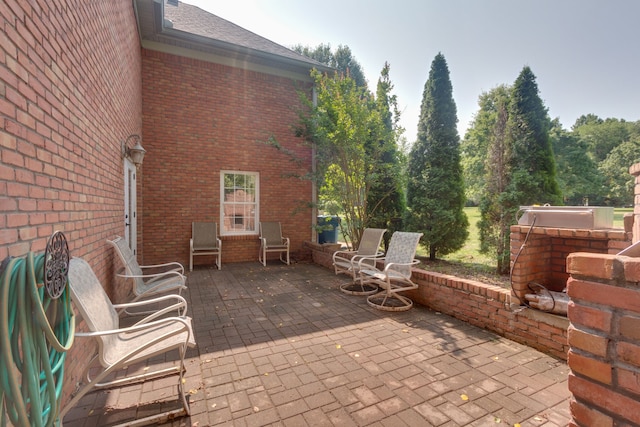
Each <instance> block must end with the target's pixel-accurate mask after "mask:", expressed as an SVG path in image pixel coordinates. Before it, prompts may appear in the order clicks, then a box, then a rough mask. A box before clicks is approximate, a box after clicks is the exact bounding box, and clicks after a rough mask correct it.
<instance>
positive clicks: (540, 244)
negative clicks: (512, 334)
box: [511, 225, 631, 300]
mask: <svg viewBox="0 0 640 427" xmlns="http://www.w3.org/2000/svg"><path fill="white" fill-rule="evenodd" d="M530 230H531V228H530V227H529V226H520V225H514V226H512V227H511V263H512V265H513V269H512V281H513V290H514V293H515V295H516V296H517V297H518V298H520V299H521V300H524V295H525V294H527V293H531V291H530V289H529V286H528V284H529V283H530V282H536V283H539V284H541V285H544V286H545V287H546V288H547V289H549V290H551V291H557V292H561V291H562V290H564V288H565V287H566V284H567V279H568V278H569V273H567V269H566V259H567V256H568V255H569V254H570V253H573V252H592V253H618V252H620V251H621V250H622V249H624V248H626V247H628V246H629V245H630V244H631V232H625V231H624V230H622V229H619V230H618V229H616V230H576V229H565V228H549V227H534V228H533V230H531V232H530V233H529V231H530ZM527 235H528V238H527ZM525 243H526V244H525ZM523 244H524V245H525V246H524V247H523ZM521 248H522V250H521ZM516 260H517V261H516ZM514 262H515V264H514Z"/></svg>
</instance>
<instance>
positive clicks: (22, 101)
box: [0, 0, 141, 400]
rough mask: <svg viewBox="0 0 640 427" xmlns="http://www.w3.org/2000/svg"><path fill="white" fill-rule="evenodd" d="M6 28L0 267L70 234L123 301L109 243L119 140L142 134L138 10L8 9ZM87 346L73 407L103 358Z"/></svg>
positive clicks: (117, 216)
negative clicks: (89, 366) (95, 359)
mask: <svg viewBox="0 0 640 427" xmlns="http://www.w3.org/2000/svg"><path fill="white" fill-rule="evenodd" d="M0 25H1V26H2V31H0V259H4V258H5V257H7V256H9V255H10V256H16V257H19V256H24V255H25V254H26V253H28V252H29V251H33V252H35V253H41V252H42V251H43V250H44V247H45V245H46V241H47V238H48V237H49V236H50V235H51V233H52V232H53V231H55V230H62V231H63V232H64V233H65V235H66V237H67V240H68V243H69V248H70V250H71V255H72V256H78V257H83V258H85V259H86V260H87V261H88V262H89V263H90V264H91V265H92V267H93V268H94V270H95V271H96V274H97V275H98V277H99V278H100V279H101V281H102V282H103V283H104V284H105V286H107V288H108V290H109V292H110V293H111V294H112V295H114V294H115V295H117V294H118V292H117V291H114V290H113V289H111V278H112V275H113V265H112V264H113V257H112V253H111V251H110V250H109V249H108V247H107V246H106V245H105V239H107V238H112V237H113V236H115V235H116V234H122V233H123V221H122V213H123V210H124V208H123V163H122V159H121V158H120V140H122V139H123V138H125V137H126V136H127V135H129V134H131V133H139V132H140V130H141V129H140V127H141V95H140V94H141V89H140V71H139V70H140V46H139V42H138V35H137V32H136V24H135V20H134V15H133V9H132V7H131V2H130V1H128V0H118V1H109V2H101V1H92V2H88V1H80V0H76V1H64V0H62V1H30V2H27V1H18V0H4V1H2V2H0ZM79 328H82V324H80V325H79ZM80 340H81V339H77V340H76V345H74V347H73V348H72V350H71V351H70V353H69V355H68V356H67V366H66V369H65V374H66V378H65V385H64V395H65V398H64V400H67V396H68V395H69V393H70V391H72V390H73V389H74V388H75V384H76V382H77V381H78V380H79V378H80V374H81V370H82V369H83V368H84V366H83V365H84V364H85V363H86V362H87V361H88V360H89V357H90V355H91V353H92V351H93V348H92V346H90V345H86V344H85V345H81V344H80V343H81V342H82V341H80ZM85 343H86V340H85Z"/></svg>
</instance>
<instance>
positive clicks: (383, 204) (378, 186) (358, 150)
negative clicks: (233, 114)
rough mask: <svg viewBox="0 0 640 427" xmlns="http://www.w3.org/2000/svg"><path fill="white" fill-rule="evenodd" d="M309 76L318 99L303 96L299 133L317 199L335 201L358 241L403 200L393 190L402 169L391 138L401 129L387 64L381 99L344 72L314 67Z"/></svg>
mask: <svg viewBox="0 0 640 427" xmlns="http://www.w3.org/2000/svg"><path fill="white" fill-rule="evenodd" d="M312 77H313V79H314V82H315V87H316V94H317V102H316V104H315V105H314V103H313V102H312V100H310V99H308V98H306V97H305V96H304V95H303V101H304V103H305V105H306V109H305V110H304V111H303V112H302V113H301V114H300V122H299V124H298V134H299V135H300V136H304V137H305V138H306V140H307V141H309V142H310V143H312V144H313V146H314V147H315V149H316V165H317V171H316V177H317V179H318V180H317V185H318V188H319V189H320V190H319V193H320V199H321V200H323V201H324V202H330V203H333V204H335V205H337V206H338V208H339V211H340V213H341V214H342V216H343V219H344V221H343V223H342V224H341V226H342V230H343V233H344V235H345V237H346V238H347V239H348V240H350V241H351V242H352V243H353V245H354V246H358V245H359V242H360V238H361V236H362V231H363V229H364V228H365V227H368V226H369V224H370V223H372V221H374V220H382V219H381V218H384V217H385V215H387V214H393V215H395V210H394V209H402V206H400V207H396V206H395V204H394V202H393V199H394V198H395V199H396V200H397V201H400V202H401V201H402V199H403V197H402V194H401V192H400V195H398V194H397V191H400V190H401V185H400V182H401V180H400V175H401V168H400V167H399V165H398V164H395V163H399V161H400V157H399V154H398V150H397V146H396V142H397V138H398V136H399V134H400V133H401V132H402V129H401V128H400V127H399V126H398V125H397V123H398V120H399V119H398V117H397V116H396V114H397V109H395V107H394V105H395V98H394V97H393V96H392V95H391V89H392V87H393V85H392V84H391V81H390V79H389V67H388V65H386V66H385V68H384V69H383V73H382V76H381V78H380V83H379V86H380V87H379V91H378V95H379V96H380V99H377V98H376V97H374V96H373V94H371V93H370V92H368V91H367V90H366V88H365V87H362V86H358V84H357V83H356V81H355V80H354V79H353V78H351V77H349V76H348V75H345V74H341V73H334V74H333V75H326V74H324V75H323V74H321V73H319V72H317V71H313V72H312ZM390 107H393V108H394V110H393V111H391V110H390V109H389V108H390ZM383 184H384V185H383ZM385 185H386V187H385ZM389 200H392V201H391V202H390V201H389ZM385 210H386V211H385Z"/></svg>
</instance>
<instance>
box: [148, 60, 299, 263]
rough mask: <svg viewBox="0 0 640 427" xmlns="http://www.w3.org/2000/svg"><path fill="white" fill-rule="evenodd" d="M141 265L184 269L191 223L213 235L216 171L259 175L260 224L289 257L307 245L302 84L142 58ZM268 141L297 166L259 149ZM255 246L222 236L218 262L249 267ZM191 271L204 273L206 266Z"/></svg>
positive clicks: (225, 68) (216, 208)
mask: <svg viewBox="0 0 640 427" xmlns="http://www.w3.org/2000/svg"><path fill="white" fill-rule="evenodd" d="M142 70H143V133H144V136H145V140H144V141H145V142H144V146H145V148H146V149H147V156H146V157H145V161H144V165H143V169H144V171H143V176H144V178H143V191H142V194H143V204H144V209H143V212H142V217H141V222H142V223H144V229H143V236H144V237H143V241H144V245H143V247H142V248H140V249H141V250H140V252H139V254H140V255H141V256H142V259H143V262H144V263H145V264H152V263H157V262H162V261H167V260H177V261H181V262H183V263H185V264H187V263H188V259H189V238H190V237H191V222H192V221H215V222H216V223H218V226H220V171H221V170H238V171H246V172H259V174H260V195H259V197H260V220H262V221H280V222H281V223H282V232H283V235H285V236H286V237H289V238H290V239H291V248H292V253H293V254H294V257H295V256H296V254H297V253H298V252H299V251H300V250H301V249H302V244H303V242H304V241H306V240H310V239H311V232H312V228H311V219H312V216H311V212H310V210H309V209H303V210H300V211H299V212H297V213H294V211H295V209H296V208H300V207H301V206H302V205H301V204H302V203H308V202H309V201H311V183H310V181H308V180H302V179H297V178H291V177H284V176H283V174H287V173H297V174H301V173H304V172H305V171H308V170H310V166H311V150H310V148H308V147H307V146H305V145H303V144H302V143H301V141H299V140H298V139H297V138H295V136H294V135H293V132H292V128H291V126H292V125H293V124H295V123H296V121H297V113H296V106H297V105H299V97H298V94H297V92H296V91H297V89H299V88H302V83H301V82H299V81H294V80H292V79H291V78H288V77H286V78H285V77H277V76H273V75H269V74H264V73H258V72H255V71H248V70H243V69H240V68H232V67H229V66H225V65H219V64H213V63H209V62H205V61H200V60H197V59H191V58H184V57H178V56H174V55H170V54H166V53H160V52H156V51H150V50H143V64H142ZM270 136H274V137H275V138H276V139H277V141H278V142H279V143H280V144H281V145H282V146H283V147H284V148H285V149H286V150H289V151H291V152H293V153H295V155H296V156H297V157H300V158H302V159H303V164H302V165H297V164H295V163H293V162H291V161H290V158H289V157H288V156H287V155H285V154H283V153H282V152H280V151H278V150H276V149H275V148H273V147H269V146H267V145H266V144H265V143H264V141H267V139H268V138H269V137H270ZM258 248H259V244H258V238H257V235H251V236H242V237H238V236H233V237H231V236H222V262H223V264H224V263H228V262H238V261H257V259H258ZM194 263H196V264H203V263H209V264H212V260H207V259H206V257H197V258H196V259H194Z"/></svg>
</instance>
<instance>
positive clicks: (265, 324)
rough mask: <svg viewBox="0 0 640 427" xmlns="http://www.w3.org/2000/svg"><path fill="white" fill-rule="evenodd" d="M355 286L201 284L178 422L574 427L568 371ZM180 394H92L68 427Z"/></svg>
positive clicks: (270, 279) (260, 271) (134, 412)
mask: <svg viewBox="0 0 640 427" xmlns="http://www.w3.org/2000/svg"><path fill="white" fill-rule="evenodd" d="M347 280H348V278H347V277H346V276H335V275H334V274H333V272H332V271H329V270H327V269H325V268H323V267H320V266H317V265H314V264H306V263H298V264H294V265H291V266H285V265H283V264H280V263H279V262H278V261H271V262H269V264H268V266H267V267H266V268H265V267H262V266H261V265H260V264H259V263H258V262H255V263H241V264H225V265H224V266H223V268H222V270H220V271H218V270H215V269H213V268H212V269H196V270H194V271H193V272H192V273H190V274H189V278H188V281H187V285H188V287H189V289H188V290H187V291H186V293H185V297H186V298H187V300H188V301H189V304H190V305H189V312H190V316H192V317H193V320H194V322H193V324H194V330H195V335H196V341H197V343H198V346H197V347H196V348H195V349H192V350H190V351H189V352H188V361H187V374H186V377H187V380H186V384H185V386H186V389H187V390H188V391H189V393H190V400H191V402H192V403H191V411H192V414H191V417H189V418H182V419H177V420H174V421H173V422H169V423H166V424H165V425H167V426H169V425H172V426H183V425H184V426H212V425H225V424H226V425H241V426H259V425H274V426H275V425H295V426H305V425H313V426H319V425H340V426H349V425H353V426H364V425H374V424H376V425H393V426H403V425H407V426H414V425H435V426H441V425H446V426H467V425H471V426H483V425H501V424H502V425H512V426H513V425H514V424H516V423H520V424H521V425H522V426H527V425H529V426H539V425H544V426H547V427H548V426H565V425H567V423H568V421H569V419H570V416H569V404H568V399H569V391H568V389H567V374H568V368H567V365H566V363H564V362H563V361H559V360H556V359H554V358H551V357H548V356H546V355H544V354H542V353H540V352H538V351H536V350H533V349H530V348H528V347H526V346H523V345H520V344H517V343H515V342H512V341H509V340H507V339H505V338H502V337H499V336H498V335H495V334H493V333H490V332H487V331H484V330H482V329H479V328H476V327H473V326H470V325H468V324H465V323H463V322H460V321H458V320H456V319H453V318H451V317H448V316H445V315H441V314H439V313H436V312H433V311H430V310H428V309H426V308H424V307H422V306H419V305H417V306H415V307H414V308H413V309H411V310H409V311H407V312H404V313H386V312H379V311H377V310H375V309H373V308H371V307H369V306H368V305H367V304H366V301H365V298H364V297H357V296H349V295H346V294H344V293H342V292H340V290H339V285H340V284H341V283H344V282H345V281H347ZM159 363H172V362H171V361H159ZM175 388H176V385H175V378H168V379H166V380H165V379H161V380H156V381H153V382H149V383H145V384H142V385H137V386H129V387H124V388H122V389H114V390H108V391H99V392H95V393H91V394H89V395H87V396H85V398H84V399H83V400H82V401H81V402H80V404H79V405H78V407H77V408H74V409H73V410H71V412H70V413H69V415H68V416H67V417H66V419H65V421H66V422H65V426H67V427H71V426H85V425H86V426H89V425H91V426H93V425H108V424H110V423H114V422H121V421H122V420H123V419H125V420H126V419H127V418H128V417H138V418H139V417H141V416H142V415H143V414H144V415H145V416H146V415H149V414H150V413H153V411H160V410H161V409H162V410H164V409H165V408H166V406H168V405H172V404H175V405H178V403H177V400H176V390H175ZM166 401H168V402H169V403H158V402H166Z"/></svg>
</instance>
